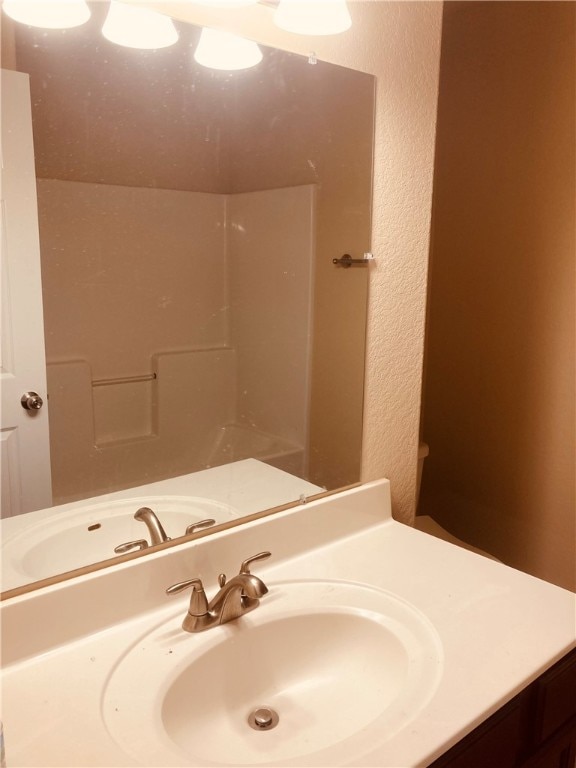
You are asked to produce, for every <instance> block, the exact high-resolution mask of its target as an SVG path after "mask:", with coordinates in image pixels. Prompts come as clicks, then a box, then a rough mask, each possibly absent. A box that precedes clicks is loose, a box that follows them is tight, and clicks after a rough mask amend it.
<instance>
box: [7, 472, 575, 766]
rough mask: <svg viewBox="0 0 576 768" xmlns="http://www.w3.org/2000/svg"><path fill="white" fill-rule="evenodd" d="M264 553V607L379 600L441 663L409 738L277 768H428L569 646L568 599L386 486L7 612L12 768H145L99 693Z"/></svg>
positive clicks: (12, 605) (89, 580) (571, 612)
mask: <svg viewBox="0 0 576 768" xmlns="http://www.w3.org/2000/svg"><path fill="white" fill-rule="evenodd" d="M261 550H271V551H272V553H273V559H271V560H269V561H266V562H262V563H258V569H257V573H258V575H259V576H261V578H262V579H263V580H264V581H265V582H266V584H267V585H268V588H269V590H270V594H273V592H274V585H275V583H279V582H281V581H286V580H302V579H322V580H326V579H336V580H340V581H347V582H354V583H356V584H367V585H371V586H372V587H376V588H379V589H382V590H385V591H386V592H388V593H392V594H394V595H396V596H398V598H399V599H401V600H404V601H407V602H408V603H409V604H410V605H411V606H412V607H413V608H414V609H415V610H416V611H418V612H419V613H421V615H422V616H423V617H425V618H426V619H427V620H428V621H429V622H430V623H431V624H432V625H433V627H434V629H435V631H436V633H437V635H438V638H439V641H440V644H441V648H442V656H443V659H442V671H441V675H440V681H439V685H438V687H437V689H436V691H435V693H434V694H433V696H432V698H431V699H430V700H429V701H428V703H427V704H426V705H425V706H424V707H423V709H421V711H419V712H418V713H417V714H416V715H415V717H414V718H413V719H412V720H411V721H410V723H409V726H408V727H406V728H404V729H403V730H401V731H400V732H398V733H395V734H391V735H390V737H389V738H387V737H386V735H385V734H384V735H383V736H382V738H379V740H378V743H372V744H366V745H365V750H363V752H362V754H357V755H355V756H352V757H351V756H348V757H346V760H345V761H343V762H338V761H337V758H336V756H337V755H338V750H336V751H335V752H333V753H332V755H331V758H329V757H327V756H325V757H324V758H322V760H323V761H322V760H321V761H318V760H315V757H314V755H311V756H310V757H309V758H308V759H304V758H303V759H301V760H296V761H294V762H293V763H284V764H285V765H288V764H292V765H331V766H335V765H338V764H341V765H363V766H374V765H378V766H380V767H384V766H388V767H390V768H391V767H394V768H407V767H408V766H426V765H428V764H429V763H430V762H432V761H433V760H434V759H435V758H436V757H438V756H439V755H440V754H442V753H443V752H445V751H446V750H447V749H449V748H450V747H451V746H452V745H453V744H455V743H456V742H457V741H459V740H460V739H461V738H462V737H463V736H464V735H466V734H467V733H469V732H470V731H471V730H473V729H474V728H475V727H476V726H477V725H478V724H479V723H480V722H482V721H483V720H484V719H486V718H487V717H488V716H490V715H491V714H493V713H494V712H495V711H496V710H497V709H499V708H500V707H501V706H502V705H503V704H505V703H506V702H507V701H509V700H510V699H511V698H513V697H514V696H515V695H516V694H517V693H518V692H519V691H521V690H522V689H523V688H524V687H525V686H526V685H528V684H529V683H530V682H532V681H533V680H535V679H536V678H537V677H538V676H539V675H540V674H542V672H544V671H545V670H546V669H547V668H549V667H550V666H552V665H553V664H554V663H555V662H556V661H557V660H558V659H560V658H561V657H562V656H563V655H565V654H566V653H568V652H569V651H570V650H571V649H572V648H573V647H575V646H576V596H575V595H573V594H572V593H570V592H567V591H566V590H563V589H560V588H558V587H556V586H553V585H550V584H548V583H546V582H543V581H541V580H538V579H535V578H533V577H531V576H528V575H526V574H524V573H521V572H519V571H516V570H514V569H512V568H509V567H507V566H505V565H503V564H501V563H498V562H495V561H492V560H489V559H487V558H483V557H481V556H479V555H476V554H474V553H471V552H468V551H466V550H464V549H461V548H459V547H455V546H453V545H452V544H448V543H447V542H444V541H441V540H439V539H436V538H434V537H431V536H429V535H427V534H424V533H421V532H419V531H416V530H414V529H412V528H409V527H407V526H404V525H402V524H400V523H397V522H395V521H393V520H392V519H391V515H390V501H389V486H388V483H387V482H386V481H380V482H378V483H371V484H367V485H366V486H362V487H360V488H356V489H352V490H349V491H344V492H341V493H339V494H336V495H334V496H332V497H328V498H325V499H320V500H317V501H313V502H310V503H309V504H307V505H304V506H302V507H298V508H296V509H293V510H289V511H287V512H282V513H279V514H277V515H273V516H270V517H267V518H262V519H261V520H256V521H253V522H251V523H247V524H245V525H243V526H240V527H239V528H236V529H233V530H228V531H223V532H221V533H216V534H214V535H213V536H210V537H206V538H203V539H200V540H198V541H195V542H190V543H188V544H183V545H180V546H178V547H176V548H174V549H172V550H164V551H162V552H158V553H153V554H149V555H148V556H147V557H145V558H142V559H139V560H133V561H131V562H128V563H124V564H120V565H118V566H114V567H112V568H110V569H108V570H106V571H102V572H100V573H98V574H91V575H89V576H85V577H80V578H79V579H75V580H72V581H69V582H64V583H62V584H59V585H55V586H53V587H47V588H45V589H42V590H39V591H37V592H35V593H31V594H29V595H23V596H21V597H16V598H12V599H10V600H9V601H7V602H5V603H3V604H2V606H1V607H0V611H1V613H2V622H3V624H2V628H3V660H4V665H5V668H4V671H3V675H2V694H3V699H2V713H1V717H2V720H3V722H4V735H5V741H6V755H7V761H8V765H9V766H24V765H26V766H36V768H40V766H76V768H78V766H89V765H93V766H116V767H118V766H131V765H144V764H145V763H143V762H142V761H140V762H138V760H136V759H135V758H134V756H133V755H132V756H131V755H129V754H126V752H125V751H124V750H123V749H122V748H121V747H120V746H119V745H118V744H117V743H116V741H114V739H113V738H112V737H111V735H110V733H109V732H108V730H107V729H106V727H105V725H104V723H103V721H102V718H101V711H102V709H101V708H102V701H101V694H102V690H103V684H104V682H105V681H106V680H107V679H108V677H109V675H110V673H111V670H112V669H113V668H114V665H115V663H116V661H117V659H118V657H119V656H120V655H122V654H123V653H124V652H125V650H126V649H127V648H128V647H130V645H131V644H132V643H134V639H135V638H136V637H139V636H142V634H143V633H145V632H146V631H147V628H149V627H150V626H153V625H154V624H156V625H157V624H158V622H161V621H164V620H171V617H173V618H174V621H176V622H177V621H179V620H180V618H181V617H182V616H183V614H184V612H185V609H186V606H187V601H188V597H187V596H184V597H182V598H181V599H179V598H177V599H175V600H174V598H171V599H168V598H167V597H166V596H165V594H164V590H165V588H166V587H167V586H168V585H170V584H172V583H175V582H177V581H180V580H183V579H186V578H191V577H193V576H201V577H202V579H203V581H204V583H205V585H206V587H207V591H208V592H209V593H212V592H213V591H214V590H215V589H216V588H217V587H216V582H215V579H216V575H217V573H218V572H219V571H225V572H227V573H233V572H235V571H236V570H237V567H238V564H239V561H240V560H242V559H244V558H245V557H247V556H249V555H251V554H253V553H255V552H258V551H261ZM268 563H269V564H268ZM255 570H256V568H255ZM257 611H266V602H265V599H263V601H262V603H261V605H260V606H259V607H258V608H257ZM238 621H242V619H239V620H238ZM220 629H222V628H220ZM210 631H213V630H209V632H210ZM206 634H207V633H206ZM182 635H183V637H182V638H180V640H179V642H182V643H185V642H186V641H187V637H186V635H185V633H182ZM304 641H305V638H304ZM327 642H329V638H327ZM353 650H354V649H353V648H351V649H350V652H353ZM141 686H142V691H144V690H145V687H146V673H145V670H143V672H142V679H141ZM142 691H135V692H134V695H135V696H138V695H141V693H142ZM199 695H201V692H199ZM143 727H146V725H145V724H143ZM343 754H344V753H343ZM155 764H157V763H155ZM183 764H184V763H183ZM262 765H270V763H266V762H263V763H262Z"/></svg>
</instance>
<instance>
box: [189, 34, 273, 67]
mask: <svg viewBox="0 0 576 768" xmlns="http://www.w3.org/2000/svg"><path fill="white" fill-rule="evenodd" d="M194 59H195V60H196V61H197V62H198V64H202V66H204V67H210V68H211V69H225V70H236V69H248V68H249V67H255V66H256V64H259V63H260V62H261V61H262V51H261V50H260V48H259V47H258V46H257V45H256V43H254V42H252V40H245V39H244V38H243V37H238V35H233V34H232V33H231V32H224V31H223V30H220V29H208V28H206V27H205V28H204V29H203V30H202V34H201V35H200V40H199V41H198V46H197V47H196V51H195V52H194Z"/></svg>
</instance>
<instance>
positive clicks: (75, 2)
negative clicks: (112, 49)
mask: <svg viewBox="0 0 576 768" xmlns="http://www.w3.org/2000/svg"><path fill="white" fill-rule="evenodd" d="M2 9H3V11H4V13H5V14H6V15H7V16H10V18H11V19H14V21H19V22H20V23H21V24H27V25H28V26H29V27H43V28H44V29H69V28H70V27H79V26H80V25H81V24H84V23H85V22H86V21H88V19H89V18H90V9H89V8H88V6H87V5H86V3H85V2H84V0H59V1H58V2H52V0H4V2H3V4H2Z"/></svg>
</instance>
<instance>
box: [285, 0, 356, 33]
mask: <svg viewBox="0 0 576 768" xmlns="http://www.w3.org/2000/svg"><path fill="white" fill-rule="evenodd" d="M274 23H275V24H276V26H278V27H280V28H281V29H285V30H286V31H287V32H296V33H297V34H299V35H336V34H338V33H339V32H345V31H346V30H347V29H350V27H351V26H352V19H351V18H350V12H349V11H348V6H347V5H346V0H280V4H279V5H278V8H277V9H276V12H275V14H274Z"/></svg>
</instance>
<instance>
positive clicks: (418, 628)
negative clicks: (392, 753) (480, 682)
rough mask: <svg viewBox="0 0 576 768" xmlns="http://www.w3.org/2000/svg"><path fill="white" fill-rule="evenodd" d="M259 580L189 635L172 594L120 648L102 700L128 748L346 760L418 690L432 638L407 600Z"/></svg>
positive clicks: (298, 761)
mask: <svg viewBox="0 0 576 768" xmlns="http://www.w3.org/2000/svg"><path fill="white" fill-rule="evenodd" d="M268 587H269V589H270V592H269V594H268V595H267V596H266V597H265V598H263V599H262V601H261V604H260V606H259V607H258V608H257V609H256V610H255V611H253V612H251V613H250V614H247V615H245V616H243V617H241V618H240V619H238V620H236V621H235V622H231V623H229V624H225V625H222V626H220V627H216V628H214V629H210V630H207V631H206V632H203V633H198V634H188V633H186V632H184V631H183V630H182V629H181V626H180V625H181V621H182V618H183V611H185V610H186V605H187V603H186V602H182V603H181V610H180V611H179V612H178V614H177V616H173V617H172V618H171V619H170V620H169V621H166V622H164V623H162V624H161V625H159V626H157V627H156V628H155V629H154V630H153V631H152V632H150V633H148V634H147V635H145V636H144V637H142V638H141V639H140V641H139V642H137V643H135V644H134V645H133V646H132V647H131V648H130V649H129V651H128V652H127V653H126V654H125V655H124V656H123V657H122V659H121V660H120V661H119V663H118V664H117V666H116V667H115V669H114V671H113V672H112V674H111V676H110V678H109V681H108V684H107V687H106V690H105V692H104V695H103V699H102V710H103V718H104V721H105V723H106V727H107V729H108V731H109V733H110V735H111V736H112V737H113V738H114V740H115V741H116V742H117V743H118V744H119V745H120V746H121V747H122V748H123V749H124V750H125V751H126V752H128V753H129V754H130V755H131V756H132V757H133V758H134V759H136V760H138V761H139V762H141V763H142V764H143V765H174V766H175V765H203V766H206V765H236V766H238V765H268V766H270V765H308V766H310V765H336V764H342V763H345V762H346V761H350V760H354V759H357V758H358V757H360V756H361V755H362V754H363V753H365V752H366V751H367V750H368V749H369V750H370V751H372V750H373V749H374V748H375V747H376V746H377V745H379V744H382V743H384V742H385V741H386V740H387V739H389V738H390V737H392V736H393V735H394V734H396V733H397V732H398V731H399V730H401V729H402V728H405V727H406V726H407V725H408V724H409V722H410V721H411V720H412V719H413V718H414V717H415V716H416V715H417V714H418V712H420V711H421V709H422V708H423V707H424V706H425V705H426V704H427V703H428V701H429V700H430V698H431V697H432V695H433V693H434V691H435V690H436V687H437V685H438V683H439V681H440V677H441V671H442V650H441V645H440V642H439V639H438V637H437V634H436V632H435V630H434V628H433V626H432V625H431V624H430V622H429V621H428V620H427V618H426V617H425V616H423V615H422V614H421V613H420V612H419V611H417V610H416V609H415V608H414V607H413V606H411V605H410V604H408V603H406V602H405V601H403V600H401V599H399V598H397V597H395V596H394V595H392V594H389V593H387V592H384V591H382V590H378V589H373V588H371V587H367V586H364V585H360V584H352V583H349V582H339V581H301V582H296V581H294V582H285V583H277V584H273V583H272V584H270V583H269V584H268ZM259 708H269V709H270V710H272V711H273V713H275V716H277V719H278V721H277V724H274V725H273V727H272V728H270V729H269V730H264V729H259V728H253V727H251V726H250V724H249V720H250V717H251V714H252V713H253V712H254V711H255V710H257V709H259ZM274 722H275V721H274ZM336 761H337V762H336Z"/></svg>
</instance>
